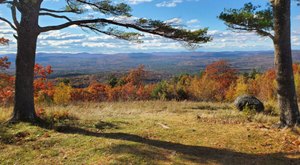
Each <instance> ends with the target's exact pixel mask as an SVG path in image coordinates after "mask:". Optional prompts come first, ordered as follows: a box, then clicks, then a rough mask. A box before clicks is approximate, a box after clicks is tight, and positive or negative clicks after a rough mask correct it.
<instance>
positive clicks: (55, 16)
mask: <svg viewBox="0 0 300 165" xmlns="http://www.w3.org/2000/svg"><path fill="white" fill-rule="evenodd" d="M39 15H40V16H50V17H54V18H61V19H65V20H67V21H69V22H71V21H72V20H71V19H70V18H69V17H67V16H64V15H56V14H53V13H44V12H41V13H39Z"/></svg>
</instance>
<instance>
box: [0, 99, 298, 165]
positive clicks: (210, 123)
mask: <svg viewBox="0 0 300 165" xmlns="http://www.w3.org/2000/svg"><path fill="white" fill-rule="evenodd" d="M41 107H43V109H41V108H40V107H37V109H39V111H40V112H38V113H40V115H42V116H43V119H44V120H45V121H46V122H44V123H43V124H41V125H38V126H35V125H30V124H26V123H20V124H14V125H10V124H6V123H5V121H6V120H7V119H8V117H9V115H10V113H11V112H12V107H7V108H3V107H2V108H0V112H1V113H0V114H1V115H0V121H1V123H2V124H1V127H0V152H1V154H0V162H1V164H239V165H240V164H272V165H274V164H299V163H300V153H299V152H300V138H299V129H298V128H294V129H277V128H275V127H273V126H272V125H273V124H274V123H276V122H278V120H279V117H278V116H271V115H264V114H248V113H245V112H239V111H237V110H235V109H233V108H232V105H231V104H228V103H209V102H189V101H181V102H176V101H136V102H134V101H132V102H103V103H73V104H70V105H66V106H58V105H57V106H55V105H51V106H41Z"/></svg>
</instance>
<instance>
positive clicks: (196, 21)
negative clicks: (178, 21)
mask: <svg viewBox="0 0 300 165" xmlns="http://www.w3.org/2000/svg"><path fill="white" fill-rule="evenodd" d="M186 23H187V24H195V23H199V20H198V19H191V20H189V21H187V22H186Z"/></svg>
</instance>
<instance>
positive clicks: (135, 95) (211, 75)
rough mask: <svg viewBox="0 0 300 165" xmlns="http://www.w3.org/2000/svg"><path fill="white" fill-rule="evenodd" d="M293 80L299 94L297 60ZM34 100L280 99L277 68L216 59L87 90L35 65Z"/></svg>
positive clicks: (5, 100)
mask: <svg viewBox="0 0 300 165" xmlns="http://www.w3.org/2000/svg"><path fill="white" fill-rule="evenodd" d="M9 67H10V62H9V61H8V58H7V57H2V58H0V78H1V79H0V87H1V88H0V103H1V104H4V105H7V104H9V103H12V101H13V96H14V77H13V76H10V75H9V74H7V73H6V70H7V69H9ZM293 69H294V74H295V83H296V89H297V95H298V98H299V97H300V65H299V64H294V66H293ZM34 73H35V80H34V93H35V102H36V103H40V104H45V103H46V104H60V105H67V104H69V103H72V102H103V101H137V100H155V99H159V100H193V101H227V102H231V101H233V100H234V99H235V98H236V97H238V96H240V95H243V94H251V95H255V96H257V97H258V98H260V99H261V100H263V101H274V100H276V97H277V96H276V81H275V77H276V75H275V71H274V69H270V70H267V71H265V72H264V73H259V72H257V71H256V70H253V71H251V72H250V73H244V74H241V73H239V72H238V70H236V69H234V68H232V66H231V65H230V64H229V63H228V61H225V60H221V61H216V62H213V63H211V64H209V65H207V66H206V68H205V69H204V70H203V71H202V72H201V74H197V75H189V74H182V75H179V76H175V77H173V78H172V79H170V80H162V81H161V82H157V83H146V82H145V79H146V78H147V76H148V74H147V73H148V72H147V71H146V70H145V67H144V66H143V65H141V66H139V67H137V68H135V69H132V70H130V71H129V72H128V73H127V74H126V75H124V76H123V77H120V78H117V77H114V76H112V77H111V78H110V79H109V80H108V81H107V82H106V83H103V82H101V83H100V82H96V81H94V82H92V83H91V84H90V85H89V86H88V87H86V88H75V87H72V86H71V84H70V83H69V82H68V81H57V80H49V76H50V75H51V73H53V70H52V68H51V66H46V67H44V66H42V65H39V64H36V65H35V68H34Z"/></svg>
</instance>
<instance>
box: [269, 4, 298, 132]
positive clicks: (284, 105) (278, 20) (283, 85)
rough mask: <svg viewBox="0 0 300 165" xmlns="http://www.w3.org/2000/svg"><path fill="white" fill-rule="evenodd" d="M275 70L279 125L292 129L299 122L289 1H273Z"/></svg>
mask: <svg viewBox="0 0 300 165" xmlns="http://www.w3.org/2000/svg"><path fill="white" fill-rule="evenodd" d="M272 3H273V12H274V33H275V34H274V46H275V69H276V77H277V79H276V81H277V85H278V89H277V95H278V105H279V109H280V125H281V126H289V127H292V126H294V125H296V124H297V122H298V121H299V109H298V104H297V96H296V90H295V82H294V75H293V67H292V64H293V61H292V51H291V20H290V15H291V1H290V0H273V2H272Z"/></svg>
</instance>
